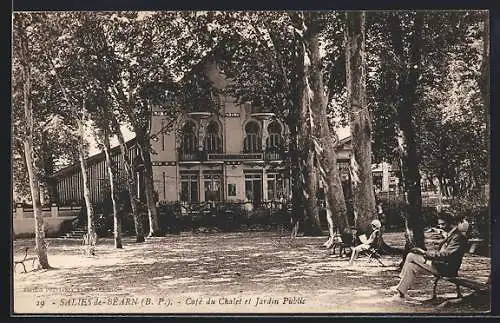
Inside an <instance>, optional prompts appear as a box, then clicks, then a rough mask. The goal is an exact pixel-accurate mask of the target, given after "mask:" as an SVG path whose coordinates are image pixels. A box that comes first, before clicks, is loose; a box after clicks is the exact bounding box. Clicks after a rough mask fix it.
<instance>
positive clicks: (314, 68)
mask: <svg viewBox="0 0 500 323" xmlns="http://www.w3.org/2000/svg"><path fill="white" fill-rule="evenodd" d="M307 15H308V19H307V24H306V25H307V27H308V29H307V30H306V32H305V35H304V45H305V46H304V47H305V48H304V50H305V52H304V55H308V54H309V61H310V73H308V75H309V80H310V82H309V84H310V89H309V88H307V87H306V88H305V89H304V90H305V91H306V92H305V95H307V97H308V98H309V95H310V94H309V93H310V92H309V90H310V91H311V92H312V99H311V98H310V99H311V112H312V118H313V120H314V121H315V125H314V128H315V129H314V134H315V135H316V136H317V138H318V141H317V143H318V144H319V146H320V147H321V149H322V153H321V154H320V156H318V157H319V162H320V163H319V165H320V167H321V173H322V175H323V178H324V181H325V182H326V186H327V189H326V196H327V200H328V206H329V207H331V214H332V216H333V217H334V218H333V219H332V221H331V223H333V226H334V228H336V229H337V230H339V231H340V232H343V231H344V230H345V229H346V227H347V223H348V222H347V207H346V203H345V198H344V192H343V190H342V183H341V181H340V171H339V167H338V164H337V153H336V151H335V145H336V142H337V141H338V138H337V136H336V135H335V134H332V133H331V132H330V127H329V124H328V119H327V113H326V108H327V100H328V98H327V95H326V93H325V88H324V84H323V74H322V62H321V58H320V53H319V39H318V35H319V28H318V22H317V21H316V15H317V13H307ZM306 61H307V60H305V61H304V62H306ZM304 65H306V64H304ZM331 231H333V230H331ZM330 238H331V237H330Z"/></svg>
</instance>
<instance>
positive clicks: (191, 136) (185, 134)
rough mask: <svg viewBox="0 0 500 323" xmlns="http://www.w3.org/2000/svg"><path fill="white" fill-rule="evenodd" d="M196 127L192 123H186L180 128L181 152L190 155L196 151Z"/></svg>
mask: <svg viewBox="0 0 500 323" xmlns="http://www.w3.org/2000/svg"><path fill="white" fill-rule="evenodd" d="M195 130H196V126H195V125H194V123H193V122H191V121H188V122H186V123H185V124H184V126H183V127H182V146H181V149H182V152H183V153H192V152H195V151H197V147H196V146H197V142H196V134H195V133H196V132H195Z"/></svg>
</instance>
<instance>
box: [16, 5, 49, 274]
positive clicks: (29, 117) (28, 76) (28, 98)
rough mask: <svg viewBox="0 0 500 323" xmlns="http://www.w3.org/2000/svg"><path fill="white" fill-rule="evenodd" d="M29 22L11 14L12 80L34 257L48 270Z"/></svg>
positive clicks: (30, 22) (31, 31) (31, 33)
mask: <svg viewBox="0 0 500 323" xmlns="http://www.w3.org/2000/svg"><path fill="white" fill-rule="evenodd" d="M32 24H33V21H32V20H31V17H30V16H29V15H28V14H21V13H18V14H15V15H14V21H13V32H14V33H13V44H14V46H13V48H14V55H13V59H14V60H15V61H17V64H19V65H20V66H21V68H20V70H19V69H17V72H20V73H21V76H19V75H16V73H14V75H13V77H14V78H16V76H17V77H21V79H22V81H21V82H22V84H23V92H22V98H23V99H22V101H23V106H24V116H25V122H26V123H25V138H24V139H25V140H24V155H25V159H26V168H27V171H28V178H29V182H30V191H31V200H32V203H33V212H34V219H35V242H36V253H37V257H38V261H39V263H40V266H41V267H42V268H43V269H49V268H51V267H50V265H49V261H48V256H47V244H46V242H45V229H44V221H43V214H42V208H41V204H40V184H39V181H38V178H37V173H36V171H35V163H34V160H33V158H34V156H35V154H34V147H33V129H34V120H33V102H32V93H31V91H32V88H31V82H32V69H31V62H32V58H33V54H34V53H33V52H32V44H31V42H30V39H31V40H32V41H33V36H34V35H33V32H34V28H33V25H32Z"/></svg>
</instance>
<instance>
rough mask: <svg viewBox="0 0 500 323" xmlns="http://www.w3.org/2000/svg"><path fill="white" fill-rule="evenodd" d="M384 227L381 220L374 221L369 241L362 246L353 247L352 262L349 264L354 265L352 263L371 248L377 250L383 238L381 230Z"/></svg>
mask: <svg viewBox="0 0 500 323" xmlns="http://www.w3.org/2000/svg"><path fill="white" fill-rule="evenodd" d="M381 227H382V223H380V221H379V220H373V221H372V230H373V232H372V233H371V234H370V237H369V238H368V240H366V241H365V242H363V243H362V244H360V245H358V246H356V247H352V248H351V249H352V253H351V260H349V264H352V262H353V261H354V260H355V259H356V258H357V257H358V255H359V253H360V252H362V251H365V250H369V249H370V248H376V247H378V246H379V244H380V239H381V237H382V234H381V232H380V228H381Z"/></svg>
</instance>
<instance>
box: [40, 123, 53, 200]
mask: <svg viewBox="0 0 500 323" xmlns="http://www.w3.org/2000/svg"><path fill="white" fill-rule="evenodd" d="M47 140H48V139H47V133H46V132H45V131H41V132H40V145H41V147H40V150H41V155H42V169H43V177H42V178H41V179H40V180H41V182H42V183H43V184H44V185H43V186H44V187H45V188H46V190H47V196H48V199H49V201H48V203H47V204H52V203H56V198H55V196H56V190H55V185H54V182H53V180H52V178H50V175H52V174H53V173H54V156H53V153H52V150H51V148H50V146H49V145H48V144H47Z"/></svg>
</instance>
